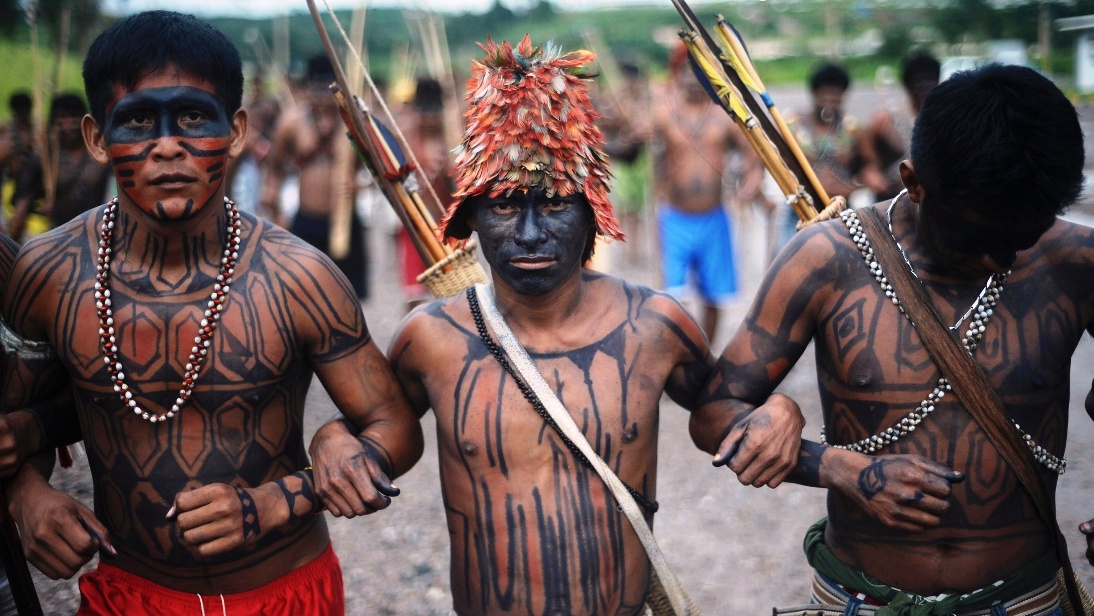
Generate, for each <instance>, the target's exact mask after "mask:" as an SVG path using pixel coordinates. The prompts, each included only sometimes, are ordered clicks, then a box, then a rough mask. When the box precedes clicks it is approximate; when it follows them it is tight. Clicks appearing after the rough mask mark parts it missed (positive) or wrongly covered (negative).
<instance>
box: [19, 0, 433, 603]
mask: <svg viewBox="0 0 1094 616" xmlns="http://www.w3.org/2000/svg"><path fill="white" fill-rule="evenodd" d="M84 79H85V85H86V88H87V92H88V94H89V99H90V102H91V115H90V116H87V117H85V118H84V119H83V133H84V139H85V141H86V143H87V147H88V149H89V150H90V152H91V154H92V155H93V156H94V157H95V158H96V159H97V160H99V161H100V162H102V163H108V164H110V165H111V166H112V167H113V170H114V174H115V176H116V179H117V182H118V186H119V193H118V196H117V197H115V198H114V199H113V200H112V201H111V202H110V203H107V204H106V205H105V206H102V207H99V208H96V209H95V210H93V211H92V212H90V213H88V214H85V215H83V216H80V217H78V218H76V219H75V220H73V221H72V222H70V223H68V224H66V225H63V226H61V227H59V228H58V229H55V230H54V231H52V232H50V233H48V234H45V235H43V236H41V237H39V238H36V239H34V240H32V241H31V242H29V243H28V244H27V245H26V246H25V247H24V249H23V252H22V253H21V256H20V258H19V259H18V261H17V263H16V265H15V268H14V272H13V274H12V278H11V283H10V284H9V285H8V288H7V291H6V294H5V297H4V303H3V317H4V319H5V324H4V332H3V333H4V335H3V339H4V341H5V348H6V350H7V351H8V361H7V362H6V364H7V365H6V369H5V371H4V390H3V400H2V402H3V407H2V408H3V410H5V411H11V412H10V414H9V415H8V418H9V420H10V421H9V422H8V424H9V426H11V428H10V429H12V430H13V431H15V432H16V433H18V434H20V435H22V436H23V438H21V439H20V440H19V442H25V443H34V444H36V445H37V447H36V448H38V449H44V448H45V447H48V446H52V445H55V444H59V443H63V442H71V441H72V440H75V439H77V438H79V437H80V433H82V436H83V439H84V441H85V442H86V444H87V455H88V461H89V463H90V467H91V471H92V475H93V481H94V485H95V511H94V512H92V511H90V510H88V509H86V508H85V507H83V506H82V505H80V504H79V503H77V502H76V501H74V500H73V499H71V498H69V497H68V496H66V495H64V494H61V493H59V492H57V491H56V490H54V489H53V488H51V487H50V486H49V485H48V483H46V479H47V478H48V476H49V471H50V469H51V467H52V460H51V459H50V458H43V457H41V456H39V457H36V458H32V459H31V460H30V461H29V462H28V463H26V464H24V465H23V467H22V468H21V469H20V470H19V472H18V475H17V476H16V477H15V479H14V481H12V482H11V485H10V486H9V495H8V496H9V502H10V503H11V514H12V516H13V517H14V519H15V520H16V521H17V523H18V524H19V526H20V528H22V529H23V531H24V533H25V544H26V549H27V554H28V557H29V559H30V560H31V562H33V563H34V564H35V565H36V566H37V567H38V568H39V569H40V570H41V571H42V572H43V573H45V574H46V575H48V576H50V577H53V578H56V577H62V576H71V575H73V574H74V573H75V572H76V571H77V570H78V569H79V568H80V567H81V566H82V565H83V564H84V563H85V562H87V560H88V559H90V558H91V556H92V555H93V554H94V553H95V552H96V551H99V552H100V553H101V554H102V555H103V556H104V557H105V558H104V559H103V560H102V561H101V562H100V564H99V567H98V568H97V569H96V570H95V571H92V572H91V573H88V574H86V575H84V576H83V577H82V578H81V580H80V590H81V594H82V602H81V607H80V612H79V613H81V614H121V613H125V614H178V613H194V614H198V613H206V612H207V610H208V612H207V613H215V614H220V613H225V614H227V613H231V614H262V615H269V614H285V615H290V614H291V615H294V616H295V615H299V614H324V615H325V614H340V613H342V612H343V611H344V599H343V591H342V582H341V572H340V568H339V564H338V560H337V557H336V556H335V555H334V553H333V551H332V549H331V546H330V540H329V538H328V535H327V529H326V525H325V523H324V521H323V518H322V517H318V516H314V515H313V514H314V513H315V512H316V511H317V510H318V502H317V499H316V498H315V496H314V490H313V473H312V471H311V469H310V467H309V466H308V459H307V454H306V451H305V448H304V443H303V435H302V429H303V427H302V424H303V411H304V400H305V397H306V394H307V390H308V387H309V385H310V384H311V382H312V376H313V374H314V375H317V376H319V378H320V380H321V381H322V382H323V383H324V386H325V387H326V388H327V391H328V392H329V393H330V395H331V397H332V398H333V399H334V401H335V403H336V405H337V406H338V408H339V409H340V410H341V411H342V412H343V413H344V415H345V416H346V419H347V421H349V422H350V423H352V424H353V425H354V427H355V428H356V429H357V431H358V433H359V434H360V437H361V440H360V441H359V442H360V443H361V447H358V448H357V449H356V450H355V452H356V453H357V457H356V458H355V459H353V460H351V461H349V463H350V464H354V465H357V466H359V467H360V468H362V469H363V472H364V474H365V475H366V476H367V477H369V482H370V486H369V487H368V488H366V489H365V492H366V493H367V494H366V498H365V499H363V501H362V502H361V503H360V504H359V506H358V508H357V509H356V510H354V511H352V512H350V513H357V514H363V513H367V512H371V511H375V510H378V509H383V508H385V507H387V506H388V504H389V503H390V496H394V495H396V494H397V493H398V491H397V489H396V488H395V487H394V485H393V484H392V483H391V481H390V478H391V477H394V476H395V475H397V474H399V473H400V472H402V471H404V470H405V469H407V468H408V467H409V466H410V465H412V464H413V463H414V462H415V461H416V460H417V458H418V456H419V455H420V454H421V448H422V439H421V430H420V427H419V426H418V423H417V421H416V420H415V418H414V416H413V414H412V413H410V410H409V408H408V407H407V404H406V400H405V397H404V396H403V394H402V392H401V390H400V388H399V386H398V383H397V382H396V381H395V379H394V378H393V375H392V373H391V371H390V369H389V368H388V366H387V363H386V362H385V360H384V358H383V355H382V354H381V353H380V351H379V350H378V349H377V348H376V345H375V344H374V343H373V342H372V341H371V338H370V337H369V333H368V330H367V328H366V325H365V321H364V317H363V315H362V314H361V310H360V307H359V304H358V302H357V298H356V296H355V294H354V292H353V289H352V287H351V286H350V285H349V283H348V282H347V281H346V279H345V277H344V276H343V275H342V274H341V273H339V272H338V270H337V268H336V267H335V266H334V265H333V264H332V263H331V261H330V260H329V259H328V258H326V257H325V256H324V255H323V254H322V253H320V252H319V251H318V250H316V249H314V248H312V247H311V246H309V245H307V244H305V243H304V242H303V241H301V240H299V239H297V238H296V237H294V236H292V235H290V234H289V233H288V232H286V231H284V230H282V229H280V228H279V227H276V226H274V225H272V224H270V223H267V222H265V221H263V220H261V219H257V218H254V217H253V216H250V215H247V214H241V213H239V212H238V211H237V209H236V208H235V205H234V204H233V203H232V202H231V200H230V199H228V198H227V197H226V196H225V194H224V191H225V186H224V167H225V164H226V162H227V160H228V159H229V157H234V156H236V155H238V154H239V152H240V150H241V149H242V147H243V144H244V140H245V137H246V131H247V115H246V112H245V111H243V110H241V109H240V98H241V95H242V86H243V79H242V72H241V68H240V59H239V54H238V52H237V51H236V49H235V47H234V46H233V45H232V44H231V42H230V41H229V40H228V39H227V38H226V37H225V36H224V35H223V34H222V33H221V32H220V31H218V30H216V29H215V28H213V27H211V26H210V25H209V24H207V23H204V22H202V21H200V20H197V19H195V18H193V17H190V16H184V15H179V14H177V13H168V12H164V11H153V12H148V13H141V14H139V15H135V16H133V17H130V18H128V19H126V20H123V21H121V22H119V23H118V24H116V25H115V26H112V27H111V28H110V29H109V30H107V31H106V32H104V33H103V34H102V35H100V36H99V38H98V39H96V41H95V43H94V44H93V45H92V47H91V49H90V51H89V52H88V56H87V59H86V60H85V63H84ZM92 323H94V324H96V325H97V327H96V326H94V325H91V324H92ZM66 388H69V389H70V390H71V391H72V392H73V394H74V398H75V404H74V408H56V405H54V408H51V409H46V410H43V409H41V408H40V407H33V406H31V405H32V404H33V403H34V402H35V401H37V400H39V399H43V398H44V397H45V396H47V395H49V394H50V393H52V392H56V391H58V390H63V389H66ZM28 407H30V409H31V410H25V409H27V408H28ZM380 443H383V444H382V445H381V444H380Z"/></svg>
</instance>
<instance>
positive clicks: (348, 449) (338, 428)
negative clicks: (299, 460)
mask: <svg viewBox="0 0 1094 616" xmlns="http://www.w3.org/2000/svg"><path fill="white" fill-rule="evenodd" d="M424 318H425V317H424V316H423V311H422V310H416V311H414V312H412V313H411V314H410V315H408V316H407V318H406V320H404V322H403V324H402V326H401V327H400V328H399V331H398V332H397V333H396V335H395V338H394V340H393V342H392V344H391V348H390V349H389V350H388V354H389V355H390V356H391V363H390V365H389V364H388V362H387V361H386V360H384V359H383V356H380V357H379V361H381V362H383V365H382V366H381V365H379V363H377V364H376V365H375V366H374V368H373V369H374V370H375V372H376V373H378V374H381V375H383V377H382V378H381V379H378V380H377V381H376V383H375V385H376V386H382V387H384V388H385V389H386V388H389V387H391V386H392V385H394V387H395V389H396V390H397V391H387V393H386V394H385V395H386V396H388V399H389V400H391V401H392V402H395V403H396V404H397V405H398V408H396V409H394V410H395V412H396V413H397V414H398V416H399V417H400V418H409V419H411V420H412V421H413V422H414V428H413V430H412V432H414V434H416V439H417V440H416V442H415V443H409V442H408V443H407V444H410V445H412V446H414V447H417V449H416V455H415V456H413V459H410V458H407V460H408V461H409V462H410V464H413V463H414V462H415V461H417V458H418V457H420V455H421V450H422V448H423V447H424V445H423V444H422V436H421V425H420V423H419V418H420V417H421V416H422V415H423V414H424V413H425V411H426V410H428V409H429V401H428V398H427V397H426V394H425V389H424V388H423V387H422V384H421V380H420V378H419V377H418V376H417V373H416V372H415V371H414V370H413V369H411V368H410V365H411V362H412V356H413V354H414V353H413V352H412V350H413V351H416V350H417V348H416V347H415V346H414V338H415V336H416V334H415V332H419V333H420V331H419V330H421V328H422V326H423V323H422V320H423V319H424ZM419 345H420V342H419ZM389 376H390V379H391V380H390V381H389V380H388V378H389ZM380 442H383V441H379V442H378V441H377V440H375V439H374V438H372V437H371V436H370V435H369V434H368V433H367V432H361V431H360V430H359V429H358V426H357V425H355V424H354V423H352V422H351V421H347V420H345V419H336V420H334V421H331V422H328V423H327V424H325V425H324V426H322V427H321V428H319V430H317V431H316V433H315V437H314V438H313V439H312V443H311V447H310V448H309V453H310V454H311V456H312V463H313V464H314V465H315V469H316V473H317V474H318V476H319V478H320V480H321V481H322V482H323V484H324V490H323V502H324V503H325V504H326V505H327V507H328V509H329V510H330V512H331V513H332V514H333V515H336V516H345V517H347V518H352V517H354V516H357V515H362V514H366V513H371V511H373V510H374V509H373V507H372V505H371V504H370V503H369V502H368V501H367V500H366V498H365V496H366V494H364V493H363V492H364V490H362V486H363V484H364V483H365V473H364V472H363V471H364V470H365V469H364V468H363V467H362V464H363V462H364V461H365V460H368V459H379V460H383V459H386V458H387V457H388V455H389V453H388V452H387V450H386V449H384V448H383V447H381V446H380ZM408 468H409V465H407V466H406V468H401V469H397V470H396V471H393V472H392V473H391V474H389V476H390V477H395V476H396V475H397V474H398V473H402V472H405V471H406V470H407V469H408ZM393 487H394V486H393ZM396 490H397V489H396ZM396 493H397V492H396Z"/></svg>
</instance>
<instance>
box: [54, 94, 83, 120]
mask: <svg viewBox="0 0 1094 616" xmlns="http://www.w3.org/2000/svg"><path fill="white" fill-rule="evenodd" d="M86 113H87V105H86V104H84V99H82V98H80V95H79V94H73V93H72V92H66V93H64V94H58V95H57V96H54V97H53V102H52V103H51V104H50V106H49V121H50V123H52V122H53V121H54V120H56V119H57V116H76V117H77V118H82V117H84V114H86Z"/></svg>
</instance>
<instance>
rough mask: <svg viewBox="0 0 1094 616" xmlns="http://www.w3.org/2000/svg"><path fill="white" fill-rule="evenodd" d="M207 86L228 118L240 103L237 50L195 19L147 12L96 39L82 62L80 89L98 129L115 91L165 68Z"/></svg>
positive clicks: (212, 28) (177, 14)
mask: <svg viewBox="0 0 1094 616" xmlns="http://www.w3.org/2000/svg"><path fill="white" fill-rule="evenodd" d="M172 65H173V66H175V67H178V69H179V70H181V71H182V72H183V73H186V74H188V75H191V76H193V77H198V78H201V79H204V80H206V81H208V82H209V83H210V84H212V86H213V90H214V91H215V92H216V94H217V96H218V97H220V99H221V101H223V103H224V109H225V111H227V112H228V115H229V116H231V115H232V114H234V113H235V112H236V110H238V109H239V107H240V104H241V102H242V100H243V65H242V62H241V61H240V58H239V50H237V49H236V46H235V45H234V44H232V41H230V40H228V37H227V36H225V35H224V33H223V32H221V31H220V30H218V29H216V28H215V27H213V26H212V25H211V24H209V23H208V22H205V21H202V20H200V19H198V18H197V17H194V16H193V15H183V14H181V13H173V12H170V11H146V12H144V13H137V14H136V15H133V16H131V17H127V18H126V19H123V20H122V21H119V22H118V23H116V24H114V25H113V26H111V27H110V28H108V29H107V30H106V31H105V32H103V33H102V34H100V35H99V36H98V38H96V39H95V42H94V43H92V44H91V49H89V50H88V52H87V58H85V59H84V89H85V90H86V91H87V99H88V102H89V103H90V105H91V115H92V117H94V118H95V121H96V122H98V123H99V124H100V125H101V124H103V121H104V120H105V118H106V106H107V104H108V103H109V102H110V99H111V98H112V97H113V95H114V88H115V86H119V85H120V86H122V87H124V88H127V89H128V88H132V87H133V86H134V85H136V84H137V82H138V81H140V79H141V78H142V77H145V76H147V75H150V74H152V73H155V72H156V71H159V70H162V69H164V68H166V67H168V66H172Z"/></svg>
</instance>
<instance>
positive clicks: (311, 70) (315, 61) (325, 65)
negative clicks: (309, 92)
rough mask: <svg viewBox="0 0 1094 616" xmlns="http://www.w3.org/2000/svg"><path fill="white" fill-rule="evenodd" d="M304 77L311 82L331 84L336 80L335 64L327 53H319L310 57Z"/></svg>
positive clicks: (324, 84)
mask: <svg viewBox="0 0 1094 616" xmlns="http://www.w3.org/2000/svg"><path fill="white" fill-rule="evenodd" d="M304 79H305V80H306V81H307V82H308V83H311V84H322V85H323V86H327V85H329V84H330V83H331V82H332V81H334V66H333V65H332V64H331V63H330V58H328V57H327V56H326V54H319V55H315V56H312V57H310V58H308V66H307V69H306V70H305V72H304Z"/></svg>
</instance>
